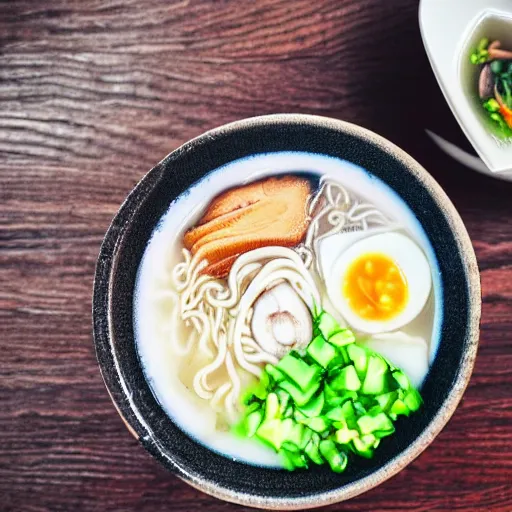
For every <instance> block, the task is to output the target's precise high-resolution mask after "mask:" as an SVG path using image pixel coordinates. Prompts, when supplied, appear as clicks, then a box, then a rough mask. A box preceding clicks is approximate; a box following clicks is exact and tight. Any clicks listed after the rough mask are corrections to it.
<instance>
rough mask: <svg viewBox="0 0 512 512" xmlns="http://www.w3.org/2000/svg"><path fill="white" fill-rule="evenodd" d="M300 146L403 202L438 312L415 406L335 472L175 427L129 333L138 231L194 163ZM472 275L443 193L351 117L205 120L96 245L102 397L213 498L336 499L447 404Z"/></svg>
mask: <svg viewBox="0 0 512 512" xmlns="http://www.w3.org/2000/svg"><path fill="white" fill-rule="evenodd" d="M277 151H302V152H309V153H316V154H318V153H319V154H323V155H328V156H331V157H334V158H337V159H346V160H348V161H350V162H353V163H355V164H358V165H360V166H362V167H364V168H365V169H367V170H368V172H369V173H370V176H371V175H373V176H377V177H378V178H380V179H381V180H382V181H383V182H385V183H386V184H387V185H389V186H390V187H391V188H392V189H393V190H394V191H395V192H396V193H397V194H398V195H400V196H401V197H402V198H403V200H404V201H405V202H406V204H407V205H408V206H409V207H410V208H411V209H412V211H413V213H414V214H415V216H416V217H417V219H418V221H419V222H420V224H421V225H422V227H423V229H424V230H425V232H426V234H427V236H428V238H429V239H430V242H431V245H432V247H433V249H434V252H435V255H436V258H437V260H438V263H439V272H440V277H441V282H442V309H443V321H442V324H441V340H440V345H439V349H438V353H437V356H436V358H435V360H434V363H433V365H432V366H431V369H430V372H429V374H428V376H427V378H426V381H425V383H424V386H423V388H422V395H423V397H424V400H425V406H424V407H423V408H422V410H421V412H419V413H417V414H415V415H413V416H411V417H410V418H408V419H407V428H400V429H397V433H396V434H395V435H394V436H391V437H389V438H387V439H386V441H385V442H383V443H382V444H381V446H380V447H379V449H378V450H377V451H376V454H375V457H374V458H373V459H371V460H357V461H356V460H354V461H353V463H351V464H350V465H349V467H348V468H347V470H346V471H345V472H344V473H342V474H335V473H332V472H331V471H330V470H328V469H327V468H325V467H315V468H312V469H309V470H307V471H295V472H287V471H284V470H278V469H270V468H262V467H257V466H251V465H247V464H244V463H241V462H236V461H234V460H231V459H228V458H226V457H223V456H221V455H218V454H217V453H214V452H212V451H210V450H208V449H207V448H205V447H204V446H203V445H201V444H199V443H197V442H196V441H194V440H193V439H192V438H190V437H189V436H187V435H186V434H185V433H184V432H183V431H182V430H180V428H178V427H177V425H176V424H175V423H174V422H173V421H172V420H171V419H170V417H169V416H167V414H166V413H165V411H164V410H163V409H162V407H161V406H160V405H159V403H158V401H157V400H156V398H155V396H154V395H153V393H152V391H151V388H150V387H149V385H148V382H147V381H146V379H145V376H144V373H143V370H142V368H141V364H140V361H139V357H138V354H137V349H136V345H135V340H134V322H133V306H134V304H133V292H134V285H135V279H136V274H137V269H138V267H139V263H140V261H141V258H142V256H143V253H144V250H145V248H146V246H147V243H148V240H149V239H150V236H151V234H152V232H153V229H154V228H155V226H156V225H157V223H158V221H159V219H160V218H161V216H162V214H163V213H164V212H165V211H166V210H167V209H168V207H169V204H170V203H171V202H172V201H173V200H174V199H175V198H176V197H177V196H179V195H180V194H182V193H183V192H185V191H186V190H187V189H188V188H189V187H190V186H191V185H192V184H194V183H195V182H197V181H198V180H199V179H201V178H202V177H204V175H205V174H207V173H209V172H210V171H212V170H214V169H217V168H219V167H221V166H223V165H225V164H227V163H229V162H232V161H234V160H237V159H240V158H244V157H247V156H250V155H254V154H261V153H268V152H277ZM479 320H480V285H479V274H478V268H477V263H476V259H475V255H474V252H473V249H472V246H471V242H470V240H469V237H468V234H467V232H466V230H465V228H464V225H463V223H462V221H461V219H460V217H459V216H458V214H457V212H456V211H455V208H454V207H453V205H452V203H451V202H450V200H449V199H448V197H447V196H446V195H445V194H444V192H443V191H442V190H441V188H440V187H439V185H437V183H436V182H435V181H434V180H433V179H432V177H431V176H430V175H429V174H428V173H427V172H426V171H425V170H424V169H423V168H422V167H421V166H420V165H419V164H418V163H417V162H415V161H414V160H413V159H412V158H411V157H410V156H408V155H407V154H406V153H404V152H403V151H402V150H400V149H399V148H398V147H396V146H395V145H393V144H392V143H391V142H388V141H387V140H385V139H383V138H382V137H380V136H378V135H376V134H374V133H372V132H369V131H368V130H365V129H363V128H360V127H357V126H355V125H352V124H349V123H345V122H342V121H337V120H334V119H327V118H322V117H315V116H306V115H294V114H289V115H271V116H264V117H257V118H253V119H247V120H243V121H239V122H235V123H232V124H228V125H225V126H222V127H220V128H217V129H215V130H212V131H209V132H207V133H205V134H203V135H201V136H199V137H197V138H196V139H193V140H192V141H190V142H188V143H186V144H184V145H183V146H182V147H180V148H178V149H176V150H175V151H173V152H172V153H171V154H169V155H168V156H167V157H166V158H164V159H163V160H162V161H161V162H160V163H159V164H157V165H156V166H155V167H154V168H153V169H152V170H151V171H150V172H149V173H148V174H146V176H145V177H144V178H143V179H142V180H141V181H140V183H139V184H138V185H137V186H136V187H135V188H134V189H133V191H132V192H131V194H130V195H129V196H128V198H127V199H126V201H125V202H124V204H123V205H122V206H121V208H120V210H119V212H118V213H117V215H116V217H115V218H114V220H113V222H112V225H111V226H110V228H109V230H108V232H107V234H106V236H105V239H104V242H103V245H102V247H101V251H100V255H99V258H98V263H97V268H96V278H95V283H94V304H93V323H94V342H95V346H96V353H97V358H98V362H99V366H100V369H101V372H102V375H103V378H104V381H105V384H106V386H107V388H108V391H109V393H110V396H111V398H112V400H113V402H114V404H115V406H116V408H117V410H118V411H119V413H120V414H121V416H122V418H123V419H124V421H125V423H126V425H127V426H128V428H129V430H130V431H131V432H132V434H133V435H134V436H135V437H136V438H137V439H138V440H139V441H140V443H141V444H142V445H143V446H144V448H145V449H146V450H147V451H148V452H150V453H151V454H152V455H153V456H154V457H155V458H156V459H157V460H158V461H160V462H161V463H162V464H163V465H164V466H165V467H166V468H168V469H169V470H170V471H171V472H173V473H174V474H176V475H177V476H179V477H180V478H182V479H183V480H185V481H186V482H188V483H189V484H190V485H192V486H194V487H196V488H198V489H200V490H202V491H204V492H206V493H208V494H211V495H213V496H216V497H218V498H220V499H223V500H227V501H231V502H235V503H239V504H244V505H248V506H253V507H260V508H268V509H276V510H303V509H306V508H311V507H317V506H322V505H327V504H330V503H335V502H339V501H342V500H346V499H348V498H351V497H353V496H356V495H358V494H360V493H362V492H365V491H367V490H368V489H371V488H373V487H375V486H376V485H378V484H380V483H381V482H383V481H384V480H386V479H388V478H390V477H391V476H393V475H394V474H396V473H398V472H399V471H400V470H401V469H403V468H404V467H405V466H406V465H407V464H409V463H410V462H411V461H412V460H413V459H415V458H416V457H417V456H418V455H419V454H420V453H421V452H422V451H423V450H424V449H425V448H426V447H427V446H428V445H429V444H430V443H431V442H432V440H433V439H434V438H435V437H436V435H437V434H438V433H439V432H440V431H441V429H442V428H443V426H444V425H445V424H446V422H447V421H448V419H449V418H450V416H451V415H452V414H453V412H454V411H455V408H456V407H457V404H458V403H459V401H460V399H461V397H462V394H463V392H464V389H465V387H466V385H467V383H468V380H469V378H470V375H471V371H472V368H473V363H474V360H475V356H476V350H477V344H478V335H479Z"/></svg>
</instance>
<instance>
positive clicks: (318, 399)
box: [299, 393, 325, 418]
mask: <svg viewBox="0 0 512 512" xmlns="http://www.w3.org/2000/svg"><path fill="white" fill-rule="evenodd" d="M324 403H325V399H324V394H323V393H319V394H318V395H317V396H314V397H313V398H312V399H311V400H310V401H309V402H308V403H307V404H305V405H304V406H303V407H300V408H299V411H300V412H302V413H303V414H304V415H305V416H307V417H308V418H314V417H315V416H320V413H321V412H322V409H323V408H324Z"/></svg>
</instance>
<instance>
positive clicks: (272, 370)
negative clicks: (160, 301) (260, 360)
mask: <svg viewBox="0 0 512 512" xmlns="http://www.w3.org/2000/svg"><path fill="white" fill-rule="evenodd" d="M265 372H266V373H267V374H268V375H269V376H270V378H271V379H272V380H273V381H274V382H281V381H282V380H283V379H284V378H285V376H284V374H283V372H280V371H279V370H278V369H277V368H276V367H275V366H274V365H272V364H267V365H266V366H265Z"/></svg>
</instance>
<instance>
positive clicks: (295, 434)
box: [283, 418, 306, 448]
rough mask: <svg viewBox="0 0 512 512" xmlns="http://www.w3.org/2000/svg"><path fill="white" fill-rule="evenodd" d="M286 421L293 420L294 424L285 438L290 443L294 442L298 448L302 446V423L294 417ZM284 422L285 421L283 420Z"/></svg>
mask: <svg viewBox="0 0 512 512" xmlns="http://www.w3.org/2000/svg"><path fill="white" fill-rule="evenodd" d="M284 421H291V422H292V425H291V426H290V427H289V430H288V437H287V438H286V439H285V440H286V441H289V442H290V443H293V444H294V445H295V446H296V447H297V448H300V447H301V445H302V437H303V435H304V430H306V429H304V427H303V426H302V425H301V424H300V423H296V422H295V421H293V419H292V418H288V419H286V420H284ZM283 423H284V422H283Z"/></svg>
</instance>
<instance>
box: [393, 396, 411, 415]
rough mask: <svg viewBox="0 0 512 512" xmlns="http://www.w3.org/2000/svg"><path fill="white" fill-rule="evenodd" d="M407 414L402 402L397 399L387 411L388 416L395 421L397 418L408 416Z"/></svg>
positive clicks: (407, 409)
mask: <svg viewBox="0 0 512 512" xmlns="http://www.w3.org/2000/svg"><path fill="white" fill-rule="evenodd" d="M409 412H410V411H409V408H408V407H407V405H405V403H404V402H403V400H401V399H400V398H397V399H396V400H395V401H394V403H393V405H392V406H391V409H389V416H390V417H391V418H393V419H396V418H397V416H409Z"/></svg>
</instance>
